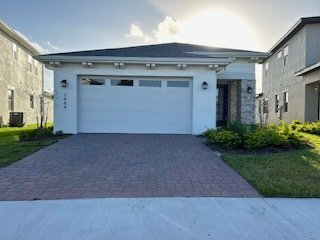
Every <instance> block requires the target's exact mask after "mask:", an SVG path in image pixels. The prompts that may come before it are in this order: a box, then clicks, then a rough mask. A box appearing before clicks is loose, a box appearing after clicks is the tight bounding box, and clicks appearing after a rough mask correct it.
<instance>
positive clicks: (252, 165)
mask: <svg viewBox="0 0 320 240" xmlns="http://www.w3.org/2000/svg"><path fill="white" fill-rule="evenodd" d="M303 135H304V136H305V137H306V138H307V139H308V140H309V141H310V142H312V143H313V144H314V146H315V148H314V149H303V150H295V151H290V152H283V153H272V154H259V155H253V154H248V155H239V154H224V155H223V159H224V161H225V162H227V163H228V164H229V165H230V166H231V167H232V168H234V169H235V170H236V171H237V172H239V173H240V174H241V175H242V176H243V177H244V178H245V179H247V180H248V181H249V182H250V183H251V184H252V185H253V186H254V187H255V188H256V189H257V190H258V191H259V192H260V193H261V194H262V195H263V196H266V197H320V136H316V135H311V134H303Z"/></svg>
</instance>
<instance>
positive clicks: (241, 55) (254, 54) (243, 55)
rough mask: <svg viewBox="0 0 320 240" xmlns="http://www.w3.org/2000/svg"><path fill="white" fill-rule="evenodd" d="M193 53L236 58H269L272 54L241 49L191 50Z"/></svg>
mask: <svg viewBox="0 0 320 240" xmlns="http://www.w3.org/2000/svg"><path fill="white" fill-rule="evenodd" d="M190 53H192V54H199V55H204V56H208V57H235V58H251V57H258V58H268V57H269V56H270V55H271V54H270V53H264V52H250V51H241V52H233V51H229V52H214V51H213V52H190Z"/></svg>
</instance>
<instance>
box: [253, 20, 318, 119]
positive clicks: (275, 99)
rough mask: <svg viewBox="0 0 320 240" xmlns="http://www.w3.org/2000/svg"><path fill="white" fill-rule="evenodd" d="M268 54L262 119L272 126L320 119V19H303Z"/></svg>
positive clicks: (258, 102) (263, 77)
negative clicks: (273, 124)
mask: <svg viewBox="0 0 320 240" xmlns="http://www.w3.org/2000/svg"><path fill="white" fill-rule="evenodd" d="M269 54H271V56H270V57H269V58H267V59H265V60H264V62H263V76H262V92H263V93H262V94H260V95H259V98H258V101H257V104H258V107H257V110H259V106H260V110H261V112H262V114H263V117H262V118H267V122H269V123H278V122H279V121H280V120H284V121H286V122H291V121H292V120H299V121H316V120H319V119H320V115H319V105H320V103H319V101H320V98H319V89H320V17H310V18H301V19H300V20H299V21H298V22H297V23H296V24H295V25H294V26H293V27H292V28H291V29H290V30H289V31H288V32H287V33H286V34H285V35H284V36H283V37H282V38H281V39H280V40H279V41H278V42H277V43H276V44H275V45H274V46H273V47H272V48H271V49H270V51H269ZM258 115H259V114H258ZM260 117H261V116H258V119H260ZM259 121H260V120H258V122H259Z"/></svg>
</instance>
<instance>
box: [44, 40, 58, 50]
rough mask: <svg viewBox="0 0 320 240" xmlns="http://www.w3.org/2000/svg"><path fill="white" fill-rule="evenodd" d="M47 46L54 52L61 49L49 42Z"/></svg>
mask: <svg viewBox="0 0 320 240" xmlns="http://www.w3.org/2000/svg"><path fill="white" fill-rule="evenodd" d="M47 46H48V47H49V48H50V49H52V50H54V51H61V48H60V47H59V46H56V45H53V44H52V43H51V42H49V41H48V42H47Z"/></svg>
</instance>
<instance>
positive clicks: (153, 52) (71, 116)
mask: <svg viewBox="0 0 320 240" xmlns="http://www.w3.org/2000/svg"><path fill="white" fill-rule="evenodd" d="M265 57H267V54H265V53H261V52H252V51H244V50H234V49H224V48H214V47H207V46H200V45H192V44H183V43H165V44H156V45H145V46H136V47H126V48H115V49H101V50H91V51H80V52H67V53H57V54H48V55H41V56H37V57H36V59H38V60H39V61H41V62H43V63H44V64H46V66H48V67H50V68H52V69H53V70H54V91H55V97H54V113H55V114H54V116H55V118H54V123H55V124H54V128H55V131H58V130H62V131H63V132H65V133H72V134H75V133H174V134H201V133H202V132H203V131H205V130H206V129H207V128H216V127H217V126H219V125H223V124H226V122H227V121H241V122H243V123H254V121H255V113H254V108H255V63H256V62H258V61H261V59H263V58H265Z"/></svg>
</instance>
